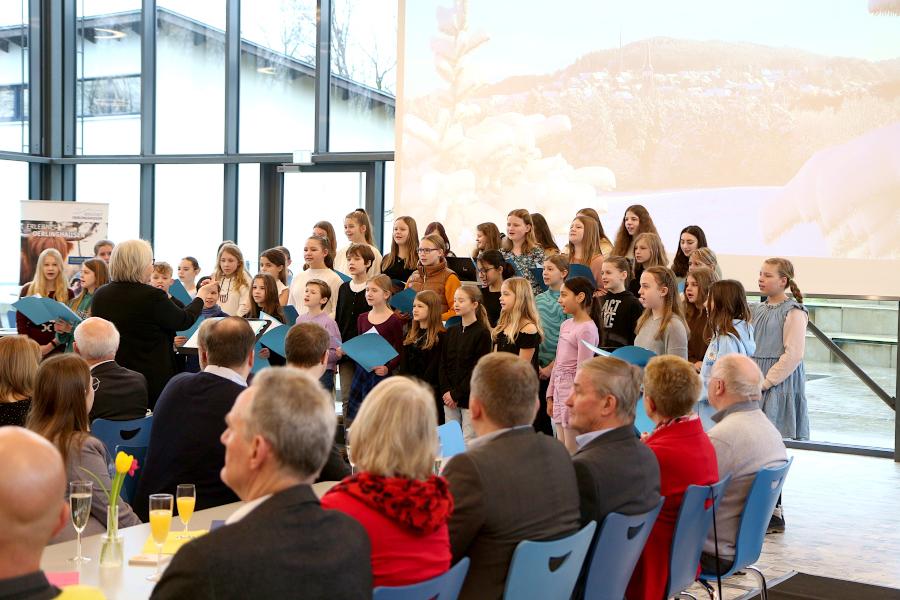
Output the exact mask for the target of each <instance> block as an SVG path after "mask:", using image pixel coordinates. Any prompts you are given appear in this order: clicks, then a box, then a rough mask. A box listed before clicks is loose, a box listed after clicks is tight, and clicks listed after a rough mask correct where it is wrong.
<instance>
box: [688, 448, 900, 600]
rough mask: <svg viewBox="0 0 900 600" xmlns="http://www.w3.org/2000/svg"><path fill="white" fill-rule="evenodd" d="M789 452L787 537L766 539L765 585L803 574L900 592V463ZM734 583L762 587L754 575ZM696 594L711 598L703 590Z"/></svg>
mask: <svg viewBox="0 0 900 600" xmlns="http://www.w3.org/2000/svg"><path fill="white" fill-rule="evenodd" d="M788 452H789V454H790V455H792V456H794V464H793V466H792V467H791V472H790V474H789V475H788V479H787V482H786V483H785V489H784V511H785V520H786V522H787V530H786V531H785V532H784V533H783V534H774V535H768V536H766V542H765V546H764V547H763V555H762V557H761V558H760V561H759V563H758V565H757V566H759V567H760V568H761V569H762V571H763V573H765V575H766V578H767V579H768V580H770V581H771V580H773V579H777V578H779V577H783V576H784V575H786V574H788V573H790V572H791V571H800V572H803V573H809V574H810V575H821V576H824V577H834V578H837V579H848V580H853V581H860V582H863V583H871V584H875V585H881V586H886V587H894V588H898V589H900V464H898V463H895V462H893V461H892V460H889V459H884V458H868V457H861V456H849V455H844V454H829V453H823V452H810V451H805V450H789V451H788ZM732 582H735V583H738V584H742V585H744V586H745V587H747V588H750V587H753V586H755V580H753V579H752V577H750V576H739V577H735V578H733V579H731V580H729V583H732ZM691 591H692V593H694V595H696V596H697V597H698V598H701V597H704V596H705V597H708V596H706V595H705V592H702V591H700V590H699V588H697V589H696V590H694V589H692V590H691ZM700 594H703V596H701V595H700ZM746 596H747V594H746V593H745V592H744V591H743V590H740V589H734V588H731V589H726V590H725V598H726V599H728V600H731V599H733V598H742V597H746ZM853 600H856V599H853ZM860 600H862V599H860Z"/></svg>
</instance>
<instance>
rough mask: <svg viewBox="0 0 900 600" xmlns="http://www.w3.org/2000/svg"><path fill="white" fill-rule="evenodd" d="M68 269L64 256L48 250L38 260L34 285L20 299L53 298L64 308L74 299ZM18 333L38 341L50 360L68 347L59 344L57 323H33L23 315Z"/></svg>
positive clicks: (18, 325)
mask: <svg viewBox="0 0 900 600" xmlns="http://www.w3.org/2000/svg"><path fill="white" fill-rule="evenodd" d="M65 268H66V264H65V261H64V260H63V257H62V254H60V253H59V250H57V249H55V248H47V249H46V250H44V251H43V252H41V254H40V255H39V256H38V259H37V263H36V266H35V270H34V278H33V279H32V280H31V283H27V284H25V286H24V287H22V290H21V292H20V293H19V298H24V297H25V296H40V297H41V298H53V299H54V300H58V301H60V302H62V303H64V304H67V303H68V302H69V301H70V300H71V299H72V295H73V294H72V291H71V290H70V289H69V288H68V286H67V285H66V277H65V274H64V273H63V271H64V270H65ZM16 331H18V332H19V333H20V334H22V335H26V336H28V337H30V338H31V339H33V340H34V341H36V342H37V343H38V345H39V346H40V347H41V354H42V355H43V356H47V355H48V354H51V353H54V352H62V351H63V350H64V349H65V345H64V344H60V343H59V342H57V341H56V329H55V326H54V324H53V323H41V324H38V323H33V322H31V320H30V319H29V318H28V317H26V316H25V315H24V314H22V313H21V312H17V313H16Z"/></svg>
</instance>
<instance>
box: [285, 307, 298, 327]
mask: <svg viewBox="0 0 900 600" xmlns="http://www.w3.org/2000/svg"><path fill="white" fill-rule="evenodd" d="M282 310H283V311H284V320H285V321H287V322H288V323H290V324H291V325H293V324H294V323H296V322H297V317H299V316H300V313H298V312H297V309H296V308H295V307H294V305H293V304H288V305H287V306H283V307H282Z"/></svg>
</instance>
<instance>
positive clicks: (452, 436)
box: [438, 421, 466, 459]
mask: <svg viewBox="0 0 900 600" xmlns="http://www.w3.org/2000/svg"><path fill="white" fill-rule="evenodd" d="M438 437H439V438H440V440H441V457H442V458H445V459H446V458H450V457H451V456H455V455H457V454H461V453H463V452H465V451H466V442H465V440H463V432H462V427H460V425H459V421H447V422H446V423H444V424H443V425H439V426H438Z"/></svg>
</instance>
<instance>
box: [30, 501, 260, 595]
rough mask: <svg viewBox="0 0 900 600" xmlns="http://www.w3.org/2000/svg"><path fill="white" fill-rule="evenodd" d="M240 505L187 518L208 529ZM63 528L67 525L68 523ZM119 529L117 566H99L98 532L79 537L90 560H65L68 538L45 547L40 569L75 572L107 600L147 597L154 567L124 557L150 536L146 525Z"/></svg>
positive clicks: (69, 553) (71, 545)
mask: <svg viewBox="0 0 900 600" xmlns="http://www.w3.org/2000/svg"><path fill="white" fill-rule="evenodd" d="M241 504H243V502H234V503H232V504H225V505H223V506H217V507H215V508H207V509H206V510H200V511H197V512H196V513H194V516H193V518H192V519H191V530H199V529H209V524H210V522H212V521H215V520H225V519H227V518H228V517H229V516H230V515H231V513H233V512H234V511H235V510H236V509H237V508H238V507H239V506H241ZM67 527H71V524H69V525H67ZM181 527H183V525H182V524H181V521H179V520H178V518H177V517H175V518H174V519H172V530H173V531H177V530H178V529H179V528H181ZM119 532H120V533H121V534H122V539H123V547H124V551H123V560H122V562H123V564H122V566H121V567H115V568H109V567H105V568H103V569H101V568H100V546H101V544H102V537H103V535H102V534H100V535H92V536H90V537H86V538H82V540H81V546H82V552H84V555H85V556H87V557H88V558H90V559H91V561H90V562H88V563H79V564H76V563H73V562H70V561H69V559H70V558H72V557H73V556H75V546H76V542H75V540H71V541H69V542H63V543H61V544H55V545H53V546H47V548H45V549H44V555H43V557H42V558H41V569H43V570H44V572H47V571H50V572H55V571H78V572H79V583H81V584H83V585H92V586H94V587H98V588H100V589H101V590H103V593H104V594H105V595H106V598H107V599H108V600H119V599H121V600H126V599H127V600H132V599H135V600H138V599H141V598H149V597H150V592H152V591H153V586H154V585H156V584H155V583H154V582H153V581H147V579H146V577H147V575H151V574H152V573H153V571H154V569H155V568H156V567H155V566H152V567H132V566H130V565H129V564H128V560H129V559H130V558H131V557H133V556H137V555H138V554H141V550H142V549H143V548H144V544H145V543H146V542H147V538H149V537H150V524H149V523H144V524H142V525H135V526H134V527H126V528H124V529H120V530H119ZM167 563H168V561H167V559H166V557H165V556H163V565H164V566H165V564H167Z"/></svg>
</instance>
